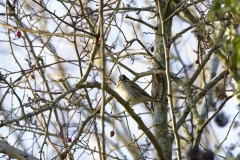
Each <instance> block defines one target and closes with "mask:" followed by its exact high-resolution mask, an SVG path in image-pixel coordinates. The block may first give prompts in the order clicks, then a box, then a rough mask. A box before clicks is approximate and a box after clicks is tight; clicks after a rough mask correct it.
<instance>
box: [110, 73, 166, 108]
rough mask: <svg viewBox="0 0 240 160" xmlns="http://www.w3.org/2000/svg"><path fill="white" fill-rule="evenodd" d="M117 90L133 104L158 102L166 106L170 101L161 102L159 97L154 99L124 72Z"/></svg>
mask: <svg viewBox="0 0 240 160" xmlns="http://www.w3.org/2000/svg"><path fill="white" fill-rule="evenodd" d="M115 91H116V92H117V93H118V94H119V95H120V96H121V97H122V98H123V99H124V100H125V101H128V102H129V103H130V105H131V106H133V105H135V104H138V103H147V102H157V103H160V104H161V105H164V106H166V105H167V104H168V103H166V102H161V101H159V100H157V99H153V98H152V97H151V96H150V95H149V94H148V93H147V92H146V91H144V90H143V89H142V88H141V87H139V85H137V84H136V83H134V82H132V81H131V80H130V79H128V78H127V77H126V76H125V75H124V74H122V75H120V76H119V81H118V84H117V85H116V87H115Z"/></svg>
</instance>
